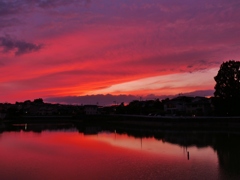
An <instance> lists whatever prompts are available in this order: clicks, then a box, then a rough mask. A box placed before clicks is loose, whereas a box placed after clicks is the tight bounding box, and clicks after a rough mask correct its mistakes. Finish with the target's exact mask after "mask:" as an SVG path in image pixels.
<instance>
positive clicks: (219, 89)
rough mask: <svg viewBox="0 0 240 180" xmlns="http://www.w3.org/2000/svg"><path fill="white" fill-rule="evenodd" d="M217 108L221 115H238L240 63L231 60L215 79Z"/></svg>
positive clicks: (224, 64) (221, 67) (225, 63)
mask: <svg viewBox="0 0 240 180" xmlns="http://www.w3.org/2000/svg"><path fill="white" fill-rule="evenodd" d="M214 79H215V81H216V85H215V87H214V89H215V92H214V97H215V103H214V104H215V108H216V110H217V111H219V113H220V112H221V113H222V114H226V115H227V114H228V115H237V114H239V113H238V111H240V109H239V108H238V107H240V106H239V105H240V62H239V61H234V60H229V61H227V62H223V63H222V65H221V66H220V69H219V71H218V74H217V76H215V77H214Z"/></svg>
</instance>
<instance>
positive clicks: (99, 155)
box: [0, 123, 240, 179]
mask: <svg viewBox="0 0 240 180" xmlns="http://www.w3.org/2000/svg"><path fill="white" fill-rule="evenodd" d="M13 133H14V134H13ZM16 133H17V134H16ZM40 133H41V138H40V137H39V136H35V135H34V134H40ZM1 134H2V135H0V142H1V150H0V154H1V159H2V163H5V165H6V166H5V167H3V166H4V165H3V164H1V167H0V169H1V168H2V170H6V171H10V170H9V169H12V168H13V167H15V168H16V169H19V167H18V166H17V165H16V162H17V163H20V164H21V165H22V166H23V167H25V166H24V164H23V162H22V161H25V163H27V165H28V166H29V164H31V163H33V164H34V166H37V167H38V168H39V169H41V168H43V169H44V164H45V163H46V162H47V161H49V160H51V161H53V163H52V164H51V165H52V166H56V164H58V163H60V164H62V163H66V165H69V166H71V167H72V168H73V169H69V167H65V165H64V166H63V167H58V166H57V167H56V169H58V170H59V169H62V168H66V169H65V170H67V171H66V172H68V173H76V172H78V171H80V172H81V173H80V174H77V175H76V176H71V178H72V179H77V178H79V176H80V175H81V176H82V177H83V179H89V178H88V177H91V178H90V179H98V178H99V177H101V178H104V179H111V178H115V179H122V178H124V177H123V175H121V174H124V175H126V176H127V177H128V178H127V179H132V178H133V179H135V178H136V177H138V178H139V176H141V177H142V179H158V178H157V177H159V176H161V177H163V178H167V179H171V178H174V179H193V178H194V179H204V178H208V179H211V178H212V179H239V178H240V155H239V152H240V146H239V145H238V143H239V140H240V135H239V134H236V133H231V132H218V133H216V132H190V131H187V132H183V131H181V132H180V131H178V132H176V131H170V130H169V131H157V130H156V129H155V130H149V129H128V128H117V127H100V126H86V125H76V124H72V123H62V124H13V125H9V126H7V127H5V128H4V129H2V133H1ZM42 134H44V136H42ZM52 145H54V146H52ZM9 150H10V151H9ZM63 150H65V151H63ZM15 151H16V152H15ZM9 153H11V154H9ZM15 153H16V154H18V155H17V156H16V154H15ZM79 153H80V154H79ZM19 155H21V156H25V158H22V159H21V158H20V157H19ZM62 156H63V157H65V158H66V159H65V158H63V157H62ZM73 156H74V158H73V159H71V157H73ZM6 157H8V158H6ZM36 157H37V158H36ZM40 157H41V158H42V159H39V158H40ZM54 157H55V158H54ZM29 158H30V159H31V158H33V159H35V160H36V161H39V163H40V164H37V162H31V160H30V159H29ZM76 158H79V159H78V160H77V159H76ZM104 158H106V159H104ZM26 159H28V160H27V161H26ZM41 163H42V164H41ZM71 163H72V165H70V164H71ZM82 163H84V165H83V164H82ZM102 163H106V164H105V165H103V167H104V168H100V167H99V166H102ZM13 164H15V165H13ZM36 164H37V165H36ZM111 164H112V165H111ZM113 165H114V166H116V167H118V168H120V170H122V171H124V172H122V171H121V173H120V172H119V171H116V170H113V169H112V168H113V167H112V166H113ZM131 165H132V166H133V167H135V168H137V169H138V171H137V172H136V171H135V170H133V169H132V168H131ZM12 166H13V167H12ZM73 166H74V167H73ZM146 166H149V168H147V170H146ZM155 166H156V167H155ZM157 167H158V168H157ZM7 168H9V169H7ZM88 168H89V169H88ZM93 168H95V169H98V170H97V176H98V177H95V176H93V175H92V176H89V174H91V170H92V169H93ZM108 168H109V169H108ZM80 169H82V170H80ZM130 169H132V172H130V171H129V170H130ZM21 170H23V171H26V169H21ZM73 170H74V171H73ZM109 170H112V173H113V174H111V173H110V172H109ZM141 170H144V171H146V172H145V175H143V174H141ZM159 170H161V172H159ZM44 171H47V170H43V172H42V171H41V173H44ZM75 171H76V172H75ZM83 171H85V172H83ZM163 171H164V172H163ZM36 172H38V171H36ZM86 172H88V173H89V174H87V173H86ZM2 173H3V172H2V171H1V174H2ZM16 173H17V174H18V173H20V172H16ZM38 173H39V172H38ZM105 173H106V174H109V173H110V175H109V177H108V178H106V174H105ZM172 173H175V176H174V174H172ZM46 174H47V175H46V176H48V177H49V176H50V175H49V174H48V173H46ZM56 174H57V172H55V175H56ZM64 174H65V173H64ZM83 174H84V175H83ZM116 174H117V175H118V178H116V177H115V175H116ZM134 174H135V175H134ZM176 174H177V175H179V176H178V177H176ZM65 175H66V177H65V176H62V177H65V178H67V174H65ZM46 176H44V177H46ZM196 176H199V177H196ZM6 177H7V176H6ZM33 177H34V175H33ZM50 177H52V176H50ZM146 177H148V178H146ZM52 178H54V177H52ZM71 178H70V179H71ZM33 179H35V177H34V178H33ZM39 179H42V178H39ZM59 179H61V178H59ZM124 179H125V178H124ZM139 179H141V178H139Z"/></svg>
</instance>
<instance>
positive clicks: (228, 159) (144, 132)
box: [2, 123, 240, 177]
mask: <svg viewBox="0 0 240 180" xmlns="http://www.w3.org/2000/svg"><path fill="white" fill-rule="evenodd" d="M4 129H5V131H33V132H38V133H41V132H42V131H44V130H61V131H62V130H64V131H72V130H76V129H77V130H78V131H79V132H81V133H84V134H86V135H87V134H97V133H98V132H101V131H109V132H112V133H115V132H117V133H118V134H127V135H129V136H134V137H136V138H150V137H153V138H155V139H157V140H160V141H163V142H169V143H172V144H176V145H179V146H182V147H189V146H196V147H198V148H201V147H208V146H210V147H212V148H213V149H214V150H215V151H216V152H217V156H218V160H219V166H220V169H221V170H222V171H221V172H223V173H228V174H230V175H232V177H234V176H239V175H240V154H239V153H240V145H239V144H238V143H239V142H240V134H233V133H213V132H209V131H208V132H197V131H195V132H191V131H170V130H169V131H166V130H164V131H160V130H157V129H149V128H129V127H117V128H116V127H114V126H96V125H94V126H92V125H84V124H78V125H76V124H75V125H74V124H72V123H65V124H56V123H55V124H28V125H27V129H26V125H25V124H22V125H19V126H13V125H11V126H8V127H7V128H4ZM2 131H4V130H3V129H2Z"/></svg>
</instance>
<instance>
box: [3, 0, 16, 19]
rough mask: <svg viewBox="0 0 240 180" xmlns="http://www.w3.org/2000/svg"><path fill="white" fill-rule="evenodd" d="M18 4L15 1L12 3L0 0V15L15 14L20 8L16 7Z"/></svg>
mask: <svg viewBox="0 0 240 180" xmlns="http://www.w3.org/2000/svg"><path fill="white" fill-rule="evenodd" d="M18 4H19V3H18V2H17V1H16V2H15V3H14V2H12V1H10V2H6V1H3V0H0V16H4V15H9V14H15V13H17V12H19V10H20V9H19V8H18Z"/></svg>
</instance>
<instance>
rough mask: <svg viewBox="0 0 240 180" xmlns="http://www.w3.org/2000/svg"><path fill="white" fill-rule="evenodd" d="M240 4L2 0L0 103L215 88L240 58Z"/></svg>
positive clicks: (230, 0) (168, 0) (159, 0)
mask: <svg viewBox="0 0 240 180" xmlns="http://www.w3.org/2000/svg"><path fill="white" fill-rule="evenodd" d="M239 9H240V2H239V1H237V0H218V1H215V0H201V1H200V0H197V1H192V0H182V1H177V0H148V1H143V0H121V1H120V0H119V1H117V0H111V1H110V0H44V1H43V0H22V1H14V0H8V1H5V0H0V72H1V76H0V102H12V103H13V102H15V101H24V100H26V99H31V100H33V99H35V98H40V97H41V98H43V99H46V100H48V101H55V102H57V101H58V100H59V98H63V97H77V96H81V97H84V96H86V95H99V94H102V95H106V94H112V95H134V96H136V97H140V96H141V97H145V96H147V95H149V94H154V95H155V96H163V95H176V94H179V93H183V94H184V93H186V94H187V93H191V92H195V91H197V92H199V91H200V92H206V93H205V94H204V95H211V93H212V92H213V90H214V85H215V82H214V79H213V77H214V76H215V75H216V74H217V71H218V69H219V67H220V65H221V63H222V62H224V61H227V60H230V59H234V60H239V55H240V51H239V49H240V43H239V42H240V36H239V32H240V20H239V17H240V11H239ZM209 92H211V93H209ZM196 95H197V94H196ZM79 103H80V104H81V103H83V102H79Z"/></svg>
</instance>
